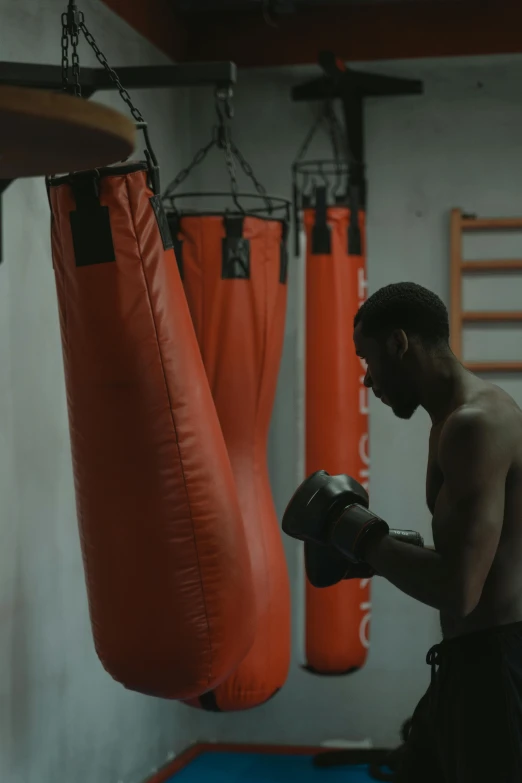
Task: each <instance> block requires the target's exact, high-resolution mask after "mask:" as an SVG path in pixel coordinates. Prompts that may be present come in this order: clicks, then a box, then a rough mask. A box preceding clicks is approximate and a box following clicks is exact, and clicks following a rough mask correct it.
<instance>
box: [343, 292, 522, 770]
mask: <svg viewBox="0 0 522 783" xmlns="http://www.w3.org/2000/svg"><path fill="white" fill-rule="evenodd" d="M448 341H449V324H448V313H447V310H446V308H445V306H444V304H443V303H442V301H441V300H440V299H439V298H438V297H437V296H436V295H435V294H433V293H432V292H430V291H428V290H426V289H424V288H422V287H421V286H418V285H416V284H412V283H398V284H394V285H390V286H387V287H385V288H382V289H380V290H379V291H377V292H376V293H375V294H374V295H373V296H371V297H370V298H369V299H368V300H367V301H366V302H365V303H364V304H363V305H362V307H361V308H360V310H359V312H358V313H357V316H356V318H355V329H354V343H355V349H356V352H357V355H358V356H359V357H361V359H363V360H364V361H365V362H366V364H367V373H366V378H365V384H366V386H367V387H368V388H371V389H372V390H373V392H374V394H375V396H376V397H378V398H379V399H381V400H382V402H383V403H384V404H385V405H388V406H389V407H390V408H391V409H392V411H393V412H394V413H395V415H396V416H398V417H399V418H403V419H409V418H410V417H411V416H413V414H414V412H415V411H416V409H417V408H418V407H419V406H421V407H423V408H424V409H425V410H426V411H427V413H428V414H429V416H430V418H431V422H432V427H431V435H430V443H429V455H428V470H427V503H428V507H429V509H430V511H431V513H432V514H433V522H432V528H433V541H434V545H435V546H434V548H433V549H432V548H428V547H426V548H420V547H416V546H411V545H409V544H408V543H403V542H402V541H399V540H396V539H394V538H393V537H392V536H391V535H387V534H386V532H385V531H382V530H381V531H380V532H379V530H378V526H375V530H376V533H375V535H373V536H372V535H370V536H367V543H366V544H365V546H364V550H363V552H362V553H361V551H359V552H356V546H358V545H359V541H360V540H361V530H362V527H361V521H360V519H358V518H356V516H354V518H353V520H351V521H350V519H347V520H345V524H346V525H347V529H346V535H345V540H347V541H351V542H352V544H353V546H348V550H350V551H349V553H348V554H353V553H355V554H356V555H357V557H356V558H355V561H357V560H358V561H362V562H364V563H367V564H368V565H369V566H370V567H371V568H373V570H374V571H375V572H376V573H377V574H379V575H380V576H382V577H384V578H385V579H387V580H388V581H390V582H391V583H392V584H394V585H395V586H396V587H398V588H399V589H400V590H402V591H403V592H404V593H407V594H408V595H409V596H411V597H412V598H414V599H416V600H417V601H421V602H422V603H424V604H427V605H428V606H432V607H434V608H436V609H438V610H439V611H440V615H441V625H442V632H443V641H442V643H441V644H439V645H436V646H435V647H434V648H433V649H432V650H430V652H429V654H428V659H427V660H428V663H429V664H430V665H431V666H432V680H431V684H430V687H429V689H428V691H427V693H426V694H425V695H424V696H423V698H422V699H421V701H420V702H419V705H418V706H417V708H416V710H415V713H414V715H413V718H412V723H411V730H410V733H409V737H408V741H407V743H406V746H405V748H404V753H403V757H402V762H401V766H400V770H399V771H398V773H397V774H396V781H397V783H522V411H521V410H520V409H519V408H518V406H517V405H516V404H515V402H514V401H513V400H512V399H511V397H510V396H509V395H508V394H506V393H505V392H504V391H502V390H501V389H500V388H498V387H497V386H494V385H492V384H491V383H487V382H486V381H484V380H482V379H480V378H478V377H476V376H474V375H473V374H471V373H470V372H468V371H467V370H466V369H465V368H464V367H463V366H462V364H461V363H460V362H459V361H458V360H457V359H456V357H455V356H454V355H453V353H452V351H451V349H450V347H449V342H448ZM383 517H384V518H385V513H384V514H383ZM410 521H411V520H408V525H407V526H408V527H409V526H410V524H409V523H410ZM381 522H382V520H381ZM350 526H351V528H352V529H351V528H350ZM366 527H368V525H366ZM366 527H365V530H366ZM345 551H346V547H345Z"/></svg>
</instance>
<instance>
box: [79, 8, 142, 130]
mask: <svg viewBox="0 0 522 783" xmlns="http://www.w3.org/2000/svg"><path fill="white" fill-rule="evenodd" d="M80 30H81V31H82V33H83V34H84V36H85V40H86V41H87V43H88V44H89V46H90V47H91V49H92V50H93V52H94V54H95V55H96V58H97V60H98V62H99V63H100V64H101V65H102V66H103V67H104V68H105V70H106V72H107V73H108V75H109V77H110V79H111V81H112V82H113V83H114V84H115V85H116V88H117V90H118V92H119V93H120V96H121V99H122V100H123V101H124V102H125V103H126V104H127V106H128V107H129V109H130V111H131V114H132V116H133V118H134V119H135V120H136V122H145V120H144V119H143V115H142V114H141V112H140V111H139V109H137V108H136V106H135V105H134V104H133V102H132V98H131V97H130V95H129V93H128V92H127V90H126V89H125V87H124V86H123V85H122V83H121V82H120V79H119V76H118V74H117V73H116V71H115V70H113V69H112V68H111V67H110V65H109V63H108V60H107V58H106V57H105V55H104V54H103V52H102V51H101V49H100V47H99V46H98V44H97V43H96V41H95V39H94V36H93V35H92V34H91V33H90V32H89V30H88V29H87V27H86V25H85V21H84V15H83V14H80Z"/></svg>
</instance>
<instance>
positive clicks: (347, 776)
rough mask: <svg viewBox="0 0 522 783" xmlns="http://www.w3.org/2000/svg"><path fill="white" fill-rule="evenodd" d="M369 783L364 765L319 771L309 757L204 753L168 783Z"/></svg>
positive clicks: (366, 768)
mask: <svg viewBox="0 0 522 783" xmlns="http://www.w3.org/2000/svg"><path fill="white" fill-rule="evenodd" d="M294 780H295V781H299V783H369V781H370V780H372V778H370V776H369V774H368V767H367V766H354V767H330V768H328V769H320V768H318V767H314V766H313V764H312V756H290V755H278V754H265V753H203V754H202V755H201V756H198V757H197V758H196V759H194V761H191V762H190V764H189V765H188V766H187V767H185V769H183V770H181V772H178V773H177V774H176V775H174V777H172V778H170V780H169V781H168V783H247V781H248V783H268V781H270V783H289V782H290V781H294Z"/></svg>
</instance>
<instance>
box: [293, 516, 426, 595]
mask: <svg viewBox="0 0 522 783" xmlns="http://www.w3.org/2000/svg"><path fill="white" fill-rule="evenodd" d="M388 535H389V536H390V537H391V538H394V539H395V540H396V541H402V542H403V543H405V544H410V545H412V546H418V547H421V548H422V547H423V546H424V539H423V538H422V536H421V535H420V533H417V532H416V531H414V530H390V532H389V533H388ZM304 549H305V569H306V576H307V577H308V581H309V582H310V584H311V585H312V586H313V587H318V588H323V587H332V586H333V585H336V584H338V583H339V582H341V581H343V580H345V579H372V578H373V577H374V576H376V575H377V576H378V574H377V572H376V571H375V570H374V569H373V568H372V566H371V565H369V564H368V563H363V562H360V563H354V562H351V561H350V560H347V558H346V557H345V556H344V555H343V554H342V552H339V550H337V549H335V547H334V546H333V545H332V544H325V545H323V546H320V545H318V544H311V543H309V542H305V545H304Z"/></svg>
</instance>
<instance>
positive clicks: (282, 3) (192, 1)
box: [172, 0, 426, 15]
mask: <svg viewBox="0 0 522 783" xmlns="http://www.w3.org/2000/svg"><path fill="white" fill-rule="evenodd" d="M383 2H388V3H393V2H400V0H328V5H330V6H331V5H344V6H349V5H371V4H375V3H383ZM409 2H416V3H419V2H426V0H409ZM172 3H173V5H174V8H175V9H176V10H177V11H180V12H182V13H191V12H192V13H201V12H202V11H224V12H226V11H252V12H259V13H263V12H264V13H269V14H270V13H272V14H275V15H278V14H289V13H290V14H291V13H294V12H295V11H298V10H299V9H302V8H307V7H308V8H309V7H312V6H315V7H317V6H322V5H323V6H324V5H325V0H172Z"/></svg>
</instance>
